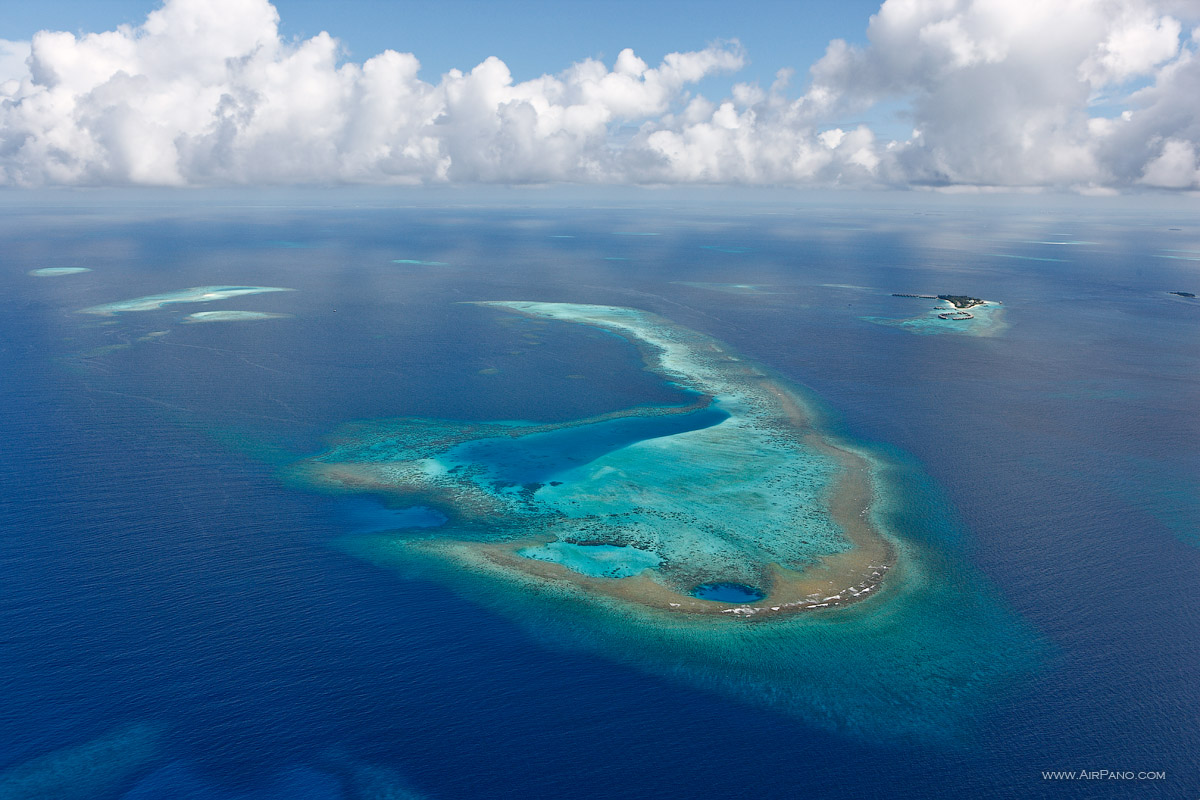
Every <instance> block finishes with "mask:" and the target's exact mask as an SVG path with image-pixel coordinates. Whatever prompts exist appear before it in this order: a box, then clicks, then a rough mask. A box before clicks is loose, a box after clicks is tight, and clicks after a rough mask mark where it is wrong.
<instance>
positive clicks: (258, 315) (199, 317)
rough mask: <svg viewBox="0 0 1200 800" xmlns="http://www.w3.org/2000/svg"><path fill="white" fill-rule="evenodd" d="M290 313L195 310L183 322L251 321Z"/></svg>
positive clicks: (278, 317)
mask: <svg viewBox="0 0 1200 800" xmlns="http://www.w3.org/2000/svg"><path fill="white" fill-rule="evenodd" d="M290 316H292V315H291V314H272V313H269V312H267V311H197V312H196V313H195V314H188V315H187V316H186V317H184V318H183V321H184V322H187V323H196V322H253V321H255V320H261V319H287V318H288V317H290Z"/></svg>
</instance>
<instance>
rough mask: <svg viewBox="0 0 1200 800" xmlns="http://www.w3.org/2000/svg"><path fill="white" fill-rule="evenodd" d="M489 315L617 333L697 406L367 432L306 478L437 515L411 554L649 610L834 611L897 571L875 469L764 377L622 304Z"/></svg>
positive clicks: (345, 437)
mask: <svg viewBox="0 0 1200 800" xmlns="http://www.w3.org/2000/svg"><path fill="white" fill-rule="evenodd" d="M481 305H486V306H489V307H492V308H496V309H501V310H504V311H510V312H516V313H520V314H524V315H528V316H532V317H538V318H542V319H550V320H559V321H566V322H572V323H577V324H583V325H588V326H592V327H597V328H601V329H604V330H607V331H610V332H612V333H615V334H617V335H619V336H622V337H623V338H626V339H627V340H629V341H630V342H632V343H634V344H636V345H637V346H638V347H639V348H640V349H641V351H642V353H643V355H644V358H645V360H646V363H647V366H648V368H649V369H651V370H653V371H655V372H657V373H659V374H660V375H661V376H662V377H663V378H664V379H666V380H668V381H670V382H672V383H674V384H675V385H677V386H678V387H680V388H682V389H685V390H687V391H688V392H690V393H692V394H694V396H695V398H696V399H695V401H694V402H692V403H690V404H687V405H682V406H675V407H635V408H630V409H624V410H621V411H618V412H613V413H610V414H606V415H603V416H600V417H594V418H589V419H581V420H574V421H570V422H567V423H556V424H534V423H513V422H508V423H501V422H497V423H472V424H467V423H456V422H451V421H445V420H414V419H405V420H384V421H381V422H375V423H364V424H360V425H358V426H355V427H354V428H353V429H352V430H347V431H344V432H343V433H342V434H341V435H340V436H339V437H338V438H339V444H337V445H336V446H334V447H333V448H332V449H330V450H329V451H327V452H325V453H322V454H320V455H318V456H316V457H315V458H313V459H310V460H308V461H306V462H305V463H304V464H302V465H301V466H300V468H299V471H300V473H302V474H303V475H304V476H305V478H306V479H307V480H309V481H312V482H315V483H317V484H319V485H322V486H326V487H333V488H337V489H342V490H348V491H362V492H371V493H377V494H383V495H385V496H390V497H392V498H421V499H422V500H423V501H425V502H428V503H430V504H432V505H435V506H436V507H438V508H439V509H441V510H443V511H444V513H446V515H447V517H448V518H449V522H448V523H447V525H446V526H444V528H442V529H439V530H438V531H437V533H436V535H429V533H428V531H425V532H422V533H421V534H417V535H414V534H412V533H411V532H409V533H402V534H398V535H397V542H402V543H403V545H404V546H406V547H409V548H412V549H415V550H419V551H424V552H426V553H429V554H436V555H438V556H440V557H443V558H446V559H449V560H452V561H454V562H456V563H460V564H463V565H466V566H468V567H470V568H472V569H474V570H478V571H482V572H487V573H492V574H498V575H500V576H506V577H509V578H513V577H518V578H519V579H521V580H523V581H532V582H534V583H539V584H551V585H555V586H563V585H567V586H570V587H571V588H572V589H573V590H574V591H577V592H579V593H580V594H581V595H582V596H584V597H594V598H595V597H601V598H606V599H608V600H616V601H619V602H621V603H626V604H631V605H634V606H638V607H641V608H643V609H653V610H654V611H656V612H668V613H689V614H712V615H730V616H737V617H746V618H755V619H758V618H766V617H771V616H775V615H780V614H787V613H795V612H802V611H817V610H822V609H829V608H833V607H836V606H840V605H846V604H849V603H851V602H854V601H855V600H858V599H861V598H865V597H868V596H870V594H871V593H872V592H873V591H875V590H876V589H877V587H878V585H879V584H880V582H881V581H882V580H883V578H884V577H885V575H886V574H887V571H888V570H889V569H891V568H892V567H893V565H894V563H895V557H896V549H895V548H894V547H893V546H892V544H891V543H890V541H889V539H888V537H887V536H885V535H884V534H883V533H882V532H881V531H880V530H878V529H877V528H876V526H875V525H874V523H873V522H872V521H871V519H870V515H869V514H868V509H869V506H870V504H871V498H872V478H871V471H872V465H871V462H870V461H869V460H868V459H867V458H866V457H865V456H863V455H862V454H861V453H859V452H856V451H855V450H853V449H851V448H849V447H847V446H845V445H843V444H841V443H839V442H837V441H836V440H835V439H833V438H832V437H830V436H829V435H827V434H825V433H824V432H822V431H821V430H819V429H818V428H817V427H816V426H815V425H814V420H813V417H812V414H811V413H810V411H809V410H808V409H807V408H806V407H805V406H804V404H803V402H802V401H801V400H800V398H799V397H798V396H797V395H796V394H795V393H793V392H792V391H790V390H789V388H788V387H787V386H785V385H784V384H783V383H782V382H781V381H779V380H777V379H776V378H774V377H772V376H770V375H769V374H767V373H766V372H765V371H764V370H763V369H762V368H760V367H758V366H756V365H754V364H752V363H750V362H747V361H745V360H743V359H741V358H739V357H738V356H736V355H734V354H733V353H731V352H729V351H728V350H727V349H726V348H725V347H724V346H722V345H721V344H720V343H719V342H717V341H715V340H713V339H711V338H709V337H706V336H702V335H701V334H698V333H695V332H692V331H689V330H686V329H683V328H679V327H677V326H673V325H671V324H670V323H668V322H666V321H665V320H662V319H661V318H658V317H655V316H653V315H650V314H647V313H643V312H640V311H635V310H632V309H626V308H617V307H608V306H586V305H571V304H557V303H524V302H509V303H483V304H481ZM712 585H719V586H735V587H744V588H745V589H746V593H745V594H744V596H746V597H757V598H761V599H758V600H756V601H755V602H726V601H723V600H720V599H710V598H714V597H722V596H729V595H728V594H726V595H722V594H720V593H717V594H715V595H714V594H713V593H712V592H704V591H701V589H702V588H703V587H706V586H712ZM733 596H737V597H740V596H743V595H737V594H736V593H734V595H733Z"/></svg>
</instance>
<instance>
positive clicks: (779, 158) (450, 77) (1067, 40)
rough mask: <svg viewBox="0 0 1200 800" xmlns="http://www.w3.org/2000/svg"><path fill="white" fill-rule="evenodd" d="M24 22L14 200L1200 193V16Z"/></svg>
mask: <svg viewBox="0 0 1200 800" xmlns="http://www.w3.org/2000/svg"><path fill="white" fill-rule="evenodd" d="M11 6H12V7H11V8H9V9H6V12H5V14H4V15H2V16H0V40H6V41H0V71H3V73H4V74H0V185H10V186H12V185H16V186H40V185H55V184H64V183H65V184H83V185H127V184H134V185H164V186H178V185H221V184H226V183H252V184H253V183H265V184H292V183H316V184H328V183H379V184H410V185H429V184H448V183H449V184H454V183H494V184H514V185H519V184H554V183H573V184H581V183H582V184H589V183H600V184H610V185H612V184H640V185H663V184H668V185H669V184H708V185H713V184H716V185H729V184H738V185H774V186H798V187H804V188H820V187H831V186H833V187H838V188H853V187H864V188H922V189H936V190H939V191H961V190H972V191H994V190H1004V191H1028V190H1039V191H1044V190H1051V191H1070V192H1082V193H1087V194H1105V193H1119V192H1129V191H1146V190H1167V191H1173V192H1179V191H1183V192H1197V191H1200V100H1198V99H1197V98H1200V56H1198V55H1197V49H1198V48H1200V4H1198V3H1197V2H1196V0H1076V2H1072V3H1071V4H1062V3H1055V2H1046V0H886V2H882V5H881V4H880V2H878V1H876V0H840V1H837V0H807V1H805V2H800V1H799V0H796V1H794V2H757V3H749V4H734V3H729V2H717V1H716V0H689V1H688V2H683V0H660V1H659V2H645V0H642V2H637V1H635V0H611V1H610V2H606V3H582V2H550V1H549V0H525V1H524V2H483V1H482V0H437V1H435V0H410V2H402V3H401V2H378V1H368V0H357V1H355V0H351V2H345V3H333V2H329V0H278V2H276V3H274V5H271V4H269V3H268V2H267V0H163V2H161V3H160V2H152V1H150V0H119V1H118V0H93V2H83V1H82V0H48V1H47V2H41V3H37V4H33V3H20V4H11ZM276 13H277V14H278V23H276V21H275V20H276ZM121 25H125V26H128V27H127V28H126V29H125V30H124V31H123V32H119V33H116V34H107V35H97V34H102V33H103V32H105V31H114V30H115V29H117V28H118V26H121ZM47 30H48V31H67V32H69V33H71V34H74V37H73V38H72V37H70V36H68V37H63V36H53V35H48V34H45V33H40V34H39V33H37V32H38V31H47ZM321 31H327V32H328V33H329V34H331V35H332V36H333V37H335V38H336V42H335V41H332V40H329V39H326V38H322V37H319V36H318V34H319V33H320V32H321ZM835 40H842V41H844V42H845V43H846V44H845V45H842V44H835V45H834V46H833V47H832V49H830V47H831V44H830V43H831V42H834V41H835ZM625 48H630V49H631V50H632V52H631V53H627V54H626V55H624V56H622V55H621V53H622V51H623V50H624V49H625ZM388 49H391V50H394V51H397V52H399V53H403V54H409V53H411V54H412V55H413V56H414V57H415V58H416V59H418V60H419V62H420V69H419V71H414V69H413V62H412V60H411V59H410V58H408V57H406V56H405V57H391V56H388V57H382V58H376V56H378V55H379V54H381V53H383V52H384V51H385V50H388ZM31 53H32V56H31V57H30V58H29V59H28V60H26V56H27V55H30V54H31ZM489 58H491V59H492V60H487V59H489ZM485 60H487V61H485ZM477 65H479V66H478V68H477ZM572 65H582V66H574V67H573V66H572ZM785 68H787V69H790V70H792V71H793V73H794V74H793V77H792V79H791V80H790V82H789V83H788V84H787V85H786V86H783V85H780V86H778V87H776V88H775V89H774V90H771V86H772V82H773V81H774V80H775V76H776V73H777V72H778V71H779V70H781V69H785ZM452 69H458V70H461V71H463V72H465V73H468V74H466V75H458V74H448V73H449V72H450V70H452ZM472 70H474V71H473V72H472ZM22 73H23V74H22ZM542 76H549V77H546V78H543V77H542Z"/></svg>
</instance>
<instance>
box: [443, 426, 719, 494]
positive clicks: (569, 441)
mask: <svg viewBox="0 0 1200 800" xmlns="http://www.w3.org/2000/svg"><path fill="white" fill-rule="evenodd" d="M726 419H729V414H728V413H727V412H725V411H723V410H721V409H719V408H712V407H709V408H702V409H699V410H697V411H691V412H688V413H684V414H662V415H658V416H630V417H618V418H616V419H606V420H601V421H599V422H589V423H583V424H579V425H572V426H567V427H560V428H556V429H553V430H548V431H545V432H542V433H531V434H527V435H524V436H498V437H494V438H488V439H475V440H472V441H469V442H464V443H463V444H461V445H458V446H456V447H453V448H451V449H450V450H447V451H446V453H445V454H444V455H442V456H439V458H438V460H439V461H440V462H442V463H443V464H445V465H446V466H447V467H448V468H450V469H468V470H470V469H479V470H481V471H482V473H483V474H484V475H486V476H487V480H489V481H492V482H494V483H497V484H511V485H526V484H534V483H543V482H546V481H548V480H550V479H552V478H554V477H555V476H557V475H559V474H561V473H563V472H566V471H568V470H572V469H576V468H578V467H581V466H583V465H585V464H588V463H591V462H592V461H595V460H596V459H597V458H600V457H601V456H603V455H606V454H608V453H612V452H614V451H616V450H620V449H621V448H623V447H628V446H629V445H631V444H634V443H636V442H642V441H648V440H650V439H658V438H660V437H664V436H675V435H677V434H680V433H686V432H687V431H695V430H701V429H703V428H708V427H711V426H713V425H718V424H720V423H721V422H723V421H724V420H726Z"/></svg>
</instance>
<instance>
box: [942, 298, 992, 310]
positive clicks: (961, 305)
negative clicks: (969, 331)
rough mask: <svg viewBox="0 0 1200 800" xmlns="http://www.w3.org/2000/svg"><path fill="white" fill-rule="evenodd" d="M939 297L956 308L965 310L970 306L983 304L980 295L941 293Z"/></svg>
mask: <svg viewBox="0 0 1200 800" xmlns="http://www.w3.org/2000/svg"><path fill="white" fill-rule="evenodd" d="M937 299H938V300H945V301H946V302H947V303H949V304H950V305H952V306H954V307H955V308H957V309H960V310H964V311H965V310H966V309H968V308H974V307H975V306H981V305H983V301H982V300H980V299H979V298H978V297H967V296H966V295H965V294H939V295H938V296H937Z"/></svg>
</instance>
